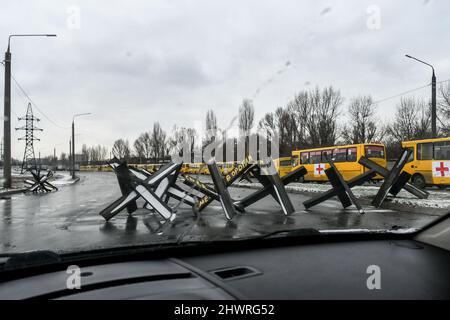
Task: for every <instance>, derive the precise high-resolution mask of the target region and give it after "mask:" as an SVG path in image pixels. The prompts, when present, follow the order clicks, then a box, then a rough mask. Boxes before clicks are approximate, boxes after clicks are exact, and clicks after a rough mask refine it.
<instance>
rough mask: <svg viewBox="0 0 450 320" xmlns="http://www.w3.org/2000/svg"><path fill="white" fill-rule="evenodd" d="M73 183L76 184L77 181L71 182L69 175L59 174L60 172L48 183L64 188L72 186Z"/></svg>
mask: <svg viewBox="0 0 450 320" xmlns="http://www.w3.org/2000/svg"><path fill="white" fill-rule="evenodd" d="M75 182H77V180H73V179H72V176H71V175H70V173H61V172H59V173H57V174H55V175H54V176H53V177H52V179H51V181H50V183H51V184H53V185H54V186H65V185H70V184H74V183H75Z"/></svg>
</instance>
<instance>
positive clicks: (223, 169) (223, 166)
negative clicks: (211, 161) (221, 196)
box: [217, 161, 236, 175]
mask: <svg viewBox="0 0 450 320" xmlns="http://www.w3.org/2000/svg"><path fill="white" fill-rule="evenodd" d="M217 167H218V169H219V171H220V173H222V174H223V175H226V174H228V173H229V172H231V171H233V169H234V168H235V167H236V162H235V161H229V162H217Z"/></svg>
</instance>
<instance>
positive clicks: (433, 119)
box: [405, 54, 437, 138]
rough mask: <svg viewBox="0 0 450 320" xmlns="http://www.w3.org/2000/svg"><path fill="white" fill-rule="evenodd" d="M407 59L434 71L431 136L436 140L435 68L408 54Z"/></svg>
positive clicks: (432, 76)
mask: <svg viewBox="0 0 450 320" xmlns="http://www.w3.org/2000/svg"><path fill="white" fill-rule="evenodd" d="M405 57H407V58H410V59H413V60H416V61H418V62H420V63H423V64H425V65H427V66H429V67H431V70H432V71H433V73H432V75H431V135H432V138H436V136H437V129H436V117H437V116H436V75H435V73H434V67H433V66H432V65H431V64H429V63H427V62H425V61H422V60H419V59H417V58H415V57H412V56H410V55H409V54H406V55H405Z"/></svg>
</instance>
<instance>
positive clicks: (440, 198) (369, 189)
mask: <svg viewBox="0 0 450 320" xmlns="http://www.w3.org/2000/svg"><path fill="white" fill-rule="evenodd" d="M236 186H237V187H244V188H250V189H260V188H261V187H262V186H261V184H260V183H248V182H240V183H237V184H236ZM330 189H331V185H329V184H326V183H323V184H319V183H291V184H289V185H288V186H286V191H288V192H294V193H322V192H325V191H328V190H330ZM378 190H379V187H377V186H367V185H365V186H364V185H363V186H356V187H353V188H352V191H353V194H354V195H355V197H357V198H368V199H370V198H373V197H374V196H375V195H376V194H377V192H378ZM427 191H428V192H429V194H430V195H429V196H428V199H417V198H416V197H415V196H414V195H412V194H411V193H409V192H407V191H405V190H401V191H400V192H399V193H398V194H397V197H392V196H390V195H388V197H387V198H386V201H389V202H391V203H397V204H401V205H407V206H411V207H417V208H436V209H450V192H448V191H434V190H427Z"/></svg>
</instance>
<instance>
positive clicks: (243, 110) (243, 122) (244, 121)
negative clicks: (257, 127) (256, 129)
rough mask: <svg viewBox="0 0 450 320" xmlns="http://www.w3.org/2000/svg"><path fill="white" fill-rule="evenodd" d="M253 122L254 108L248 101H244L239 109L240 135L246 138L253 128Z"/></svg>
mask: <svg viewBox="0 0 450 320" xmlns="http://www.w3.org/2000/svg"><path fill="white" fill-rule="evenodd" d="M254 120H255V108H254V106H253V102H252V101H251V100H250V99H244V100H243V101H242V105H241V106H240V108H239V129H240V131H241V133H242V134H243V135H245V136H248V135H249V133H250V130H251V129H252V128H253V122H254Z"/></svg>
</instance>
